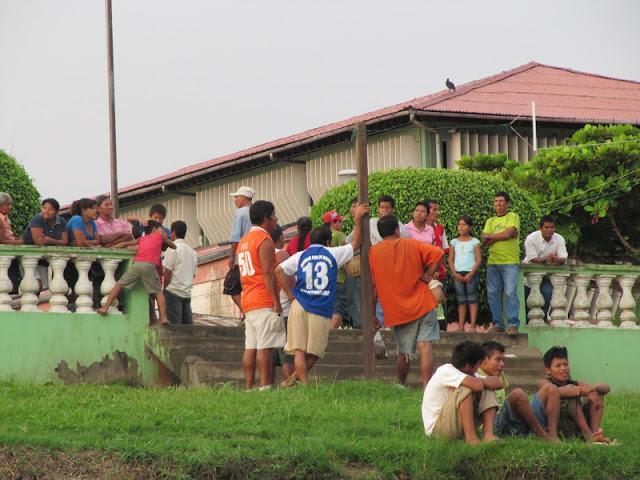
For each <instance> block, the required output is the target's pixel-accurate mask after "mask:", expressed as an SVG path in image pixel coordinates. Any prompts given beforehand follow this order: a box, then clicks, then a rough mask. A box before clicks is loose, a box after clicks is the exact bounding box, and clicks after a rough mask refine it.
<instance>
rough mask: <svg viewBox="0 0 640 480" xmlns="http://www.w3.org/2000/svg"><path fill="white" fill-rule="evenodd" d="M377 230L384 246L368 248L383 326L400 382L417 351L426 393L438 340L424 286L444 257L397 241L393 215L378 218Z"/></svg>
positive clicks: (432, 306) (415, 244) (436, 250)
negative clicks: (395, 356) (393, 350)
mask: <svg viewBox="0 0 640 480" xmlns="http://www.w3.org/2000/svg"><path fill="white" fill-rule="evenodd" d="M377 227H378V232H379V233H380V236H381V237H382V242H380V243H378V244H376V245H374V246H373V247H371V251H370V252H369V262H370V264H371V274H372V275H373V281H374V285H375V291H376V294H377V297H378V298H379V300H380V303H381V304H382V310H383V311H384V324H385V326H389V327H392V329H393V336H394V338H395V340H396V344H397V346H398V353H399V355H398V362H397V364H396V372H397V376H398V383H400V384H401V385H403V384H404V383H405V382H406V380H407V374H408V373H409V359H410V358H411V357H412V356H414V355H415V353H416V349H419V350H420V371H421V373H422V388H423V389H424V388H425V386H426V385H427V382H428V381H429V378H431V367H432V358H431V344H430V343H429V342H431V341H432V340H439V339H440V330H439V328H438V319H437V315H436V307H437V304H436V301H435V300H434V298H433V295H432V294H431V289H430V288H429V286H428V283H429V281H430V280H431V279H432V278H433V276H434V274H435V273H436V271H437V270H438V267H439V265H440V259H441V258H442V255H443V254H444V252H443V251H442V250H441V249H439V248H438V247H434V246H433V245H429V244H427V243H422V242H419V241H417V240H414V239H412V238H400V230H399V228H398V219H397V218H396V217H394V216H393V215H388V216H386V217H382V218H381V219H380V220H378V225H377Z"/></svg>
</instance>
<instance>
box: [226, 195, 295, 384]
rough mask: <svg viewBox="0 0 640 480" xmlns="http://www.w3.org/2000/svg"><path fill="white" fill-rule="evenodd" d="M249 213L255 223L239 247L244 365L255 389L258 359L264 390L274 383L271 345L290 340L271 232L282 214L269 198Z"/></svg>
mask: <svg viewBox="0 0 640 480" xmlns="http://www.w3.org/2000/svg"><path fill="white" fill-rule="evenodd" d="M249 217H250V219H251V224H252V225H253V226H252V227H251V229H250V230H249V232H248V233H247V234H246V235H245V236H244V237H242V238H241V239H240V241H239V242H238V248H237V250H236V263H237V265H238V267H239V268H240V282H241V283H242V296H241V299H240V302H241V305H242V311H243V312H244V314H245V320H244V323H245V344H244V355H243V356H242V367H243V369H244V378H245V388H246V389H247V390H251V389H252V388H253V384H254V381H255V371H256V363H257V366H258V373H259V375H260V390H264V389H267V388H270V387H271V384H272V383H273V378H272V376H273V369H272V366H271V349H272V348H282V347H284V344H285V343H286V341H287V334H286V331H285V327H284V319H283V318H282V316H281V313H282V308H281V306H280V297H279V295H278V291H277V288H276V279H275V265H276V261H275V258H276V250H275V245H274V243H273V240H272V239H271V234H270V232H271V230H273V229H274V228H275V227H276V225H277V224H278V217H276V214H275V208H274V206H273V203H271V202H268V201H265V200H259V201H257V202H255V203H254V204H253V205H251V208H250V209H249Z"/></svg>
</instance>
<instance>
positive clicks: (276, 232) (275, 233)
mask: <svg viewBox="0 0 640 480" xmlns="http://www.w3.org/2000/svg"><path fill="white" fill-rule="evenodd" d="M282 234H283V232H282V227H281V226H280V225H276V226H275V228H274V229H273V230H271V240H273V241H274V242H277V241H278V240H279V239H280V237H281V236H282Z"/></svg>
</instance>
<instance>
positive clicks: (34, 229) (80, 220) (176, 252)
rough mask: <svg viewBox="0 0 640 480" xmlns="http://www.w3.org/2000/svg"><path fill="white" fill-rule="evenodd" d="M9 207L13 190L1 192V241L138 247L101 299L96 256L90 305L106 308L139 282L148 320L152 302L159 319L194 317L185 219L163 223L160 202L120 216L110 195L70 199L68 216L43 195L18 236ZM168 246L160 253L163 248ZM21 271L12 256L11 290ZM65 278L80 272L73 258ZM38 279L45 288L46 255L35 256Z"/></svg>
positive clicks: (193, 266) (71, 280)
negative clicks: (144, 214)
mask: <svg viewBox="0 0 640 480" xmlns="http://www.w3.org/2000/svg"><path fill="white" fill-rule="evenodd" d="M12 208H13V199H12V197H11V195H10V194H8V193H5V192H0V244H9V245H34V246H50V245H52V246H70V247H92V248H100V247H102V248H132V249H133V248H135V249H136V255H135V257H134V263H133V265H132V267H131V268H130V269H128V270H127V272H125V273H124V274H123V275H122V277H121V278H120V279H119V280H118V283H117V285H116V287H115V288H114V289H113V291H112V292H111V294H110V295H109V297H108V298H107V299H105V301H104V302H101V295H100V284H101V281H102V279H103V278H104V272H103V271H102V268H101V267H100V264H99V262H95V263H94V264H93V265H92V267H91V270H90V272H89V279H90V280H91V281H92V283H93V284H94V307H96V310H97V311H98V313H101V314H107V313H108V311H109V306H110V305H111V303H112V302H113V301H114V300H115V298H116V297H117V296H118V295H119V294H120V293H121V291H122V289H123V288H127V289H130V288H133V287H135V285H137V284H138V283H139V282H141V283H142V284H143V286H144V288H145V290H146V291H147V293H148V294H149V296H150V307H151V308H150V314H151V322H152V323H154V322H155V321H158V319H157V318H156V317H155V307H154V304H155V302H157V304H158V313H159V321H160V323H163V324H166V323H182V324H189V323H191V322H192V313H191V290H192V286H193V278H194V276H195V274H196V270H197V254H196V252H195V251H194V250H193V249H192V248H191V247H190V246H189V245H188V244H187V243H186V242H185V237H186V234H187V225H186V223H185V222H183V221H181V220H177V221H175V222H173V223H172V224H171V228H167V227H165V226H163V222H164V219H165V217H166V215H167V210H166V208H165V207H164V205H162V204H155V205H152V206H151V208H150V209H149V218H148V219H140V218H137V217H129V218H127V220H123V219H120V218H116V217H114V216H113V203H112V201H111V199H110V198H109V197H107V196H104V195H101V196H99V197H97V198H96V199H90V198H81V199H79V200H76V201H75V202H73V203H72V205H71V218H69V220H66V219H65V218H64V217H63V216H61V215H60V204H59V202H58V201H57V200H56V199H54V198H45V199H44V200H42V202H41V210H40V213H39V214H37V215H35V216H34V217H33V218H32V219H31V220H30V221H29V223H28V224H27V227H26V228H25V230H24V232H23V234H22V236H18V235H16V234H15V232H14V231H13V228H12V226H11V222H10V220H9V214H10V213H11V210H12ZM168 247H169V250H167V252H166V253H165V255H164V259H162V251H163V250H166V249H167V248H168ZM21 277H22V272H21V271H20V264H19V263H18V261H17V260H16V259H14V261H13V262H12V264H11V267H10V268H9V278H10V279H11V281H12V284H13V292H14V293H17V292H18V289H19V284H20V280H21ZM64 278H65V280H66V282H67V284H68V286H69V287H70V288H71V289H72V288H73V286H74V285H75V283H76V282H77V281H78V273H77V271H76V269H75V268H74V266H73V265H72V264H71V262H70V263H69V264H68V265H67V268H66V269H65V271H64ZM36 279H37V280H38V282H39V285H40V290H41V291H44V290H46V289H47V288H48V283H49V266H48V263H47V261H46V259H44V258H43V259H41V260H40V261H39V264H38V267H37V269H36ZM68 298H69V302H70V308H71V309H73V308H74V306H73V305H74V304H73V302H74V301H75V295H74V294H73V293H70V294H69V295H68ZM101 303H103V304H102V305H101Z"/></svg>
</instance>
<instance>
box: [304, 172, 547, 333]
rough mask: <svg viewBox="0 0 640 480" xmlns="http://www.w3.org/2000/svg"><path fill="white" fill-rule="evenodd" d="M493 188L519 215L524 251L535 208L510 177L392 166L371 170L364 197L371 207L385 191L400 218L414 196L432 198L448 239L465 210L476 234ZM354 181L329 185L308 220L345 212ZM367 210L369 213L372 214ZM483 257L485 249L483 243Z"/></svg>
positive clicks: (484, 311) (451, 301) (406, 216)
mask: <svg viewBox="0 0 640 480" xmlns="http://www.w3.org/2000/svg"><path fill="white" fill-rule="evenodd" d="M498 191H506V192H508V193H509V195H510V196H511V209H512V211H514V212H516V213H518V215H519V216H520V244H521V246H520V252H521V255H522V254H524V239H525V238H526V236H527V235H528V234H529V233H531V232H532V231H534V230H536V229H537V228H538V221H539V218H540V210H539V209H538V207H537V206H536V204H535V203H534V201H533V200H532V198H531V197H530V196H529V195H528V194H527V193H526V192H525V191H523V190H522V189H520V188H518V187H516V186H515V185H514V184H513V183H512V182H509V181H506V180H503V179H501V178H500V177H496V176H493V175H490V174H487V173H479V172H472V171H465V170H441V169H432V168H426V169H424V168H419V169H414V168H410V169H396V170H389V171H386V172H376V173H373V174H371V175H370V176H369V199H370V203H371V205H372V210H373V212H375V207H376V205H377V198H378V196H380V195H382V194H387V195H391V196H392V197H393V198H394V199H395V201H396V215H397V216H398V218H399V219H400V220H401V221H402V222H403V223H407V222H409V221H410V220H411V214H412V212H413V208H414V206H415V204H416V202H417V201H419V200H424V199H435V200H437V201H438V203H439V204H440V209H441V214H440V219H439V221H440V222H441V223H442V224H443V225H444V227H445V231H446V232H447V238H448V239H449V240H451V239H453V238H455V237H456V236H457V229H456V224H457V221H458V218H459V217H460V215H463V214H464V215H470V216H471V217H472V218H473V220H474V222H475V224H476V227H475V235H476V236H478V237H479V236H480V233H481V232H482V227H483V226H484V223H485V222H486V220H487V219H488V218H489V217H491V216H492V215H493V214H494V212H493V197H494V194H495V193H496V192H498ZM356 192H357V186H356V182H355V181H352V182H348V183H346V184H344V185H340V186H338V187H335V188H333V189H332V190H329V191H328V192H327V193H325V194H324V195H323V197H322V198H321V199H320V200H319V201H318V202H316V203H315V205H313V207H312V208H311V218H312V219H313V221H314V224H320V223H321V221H322V220H321V215H322V214H323V213H324V212H326V211H329V210H337V211H338V212H340V213H341V214H345V213H346V214H348V212H349V207H350V204H351V200H352V199H353V198H354V197H355V196H356ZM373 212H372V214H373ZM344 226H345V230H346V231H350V230H351V228H352V227H353V222H352V219H351V217H350V216H347V218H345V222H344ZM483 253H484V255H485V263H486V254H487V252H486V249H485V248H483ZM449 283H450V285H449V289H448V290H449V295H448V297H449V298H448V306H449V309H448V312H449V315H448V317H449V320H450V321H453V320H456V319H457V313H456V308H455V305H456V302H455V295H454V293H453V284H452V282H449ZM484 291H485V269H484V267H483V268H482V269H481V271H480V298H481V317H480V318H481V319H482V318H486V319H488V318H489V316H488V307H487V304H486V295H485V294H484Z"/></svg>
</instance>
